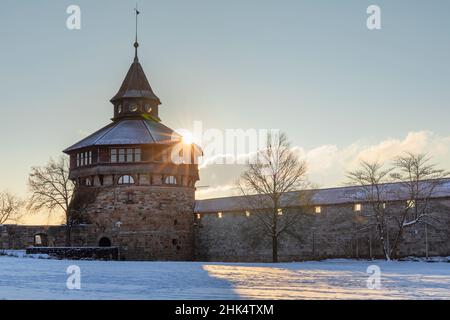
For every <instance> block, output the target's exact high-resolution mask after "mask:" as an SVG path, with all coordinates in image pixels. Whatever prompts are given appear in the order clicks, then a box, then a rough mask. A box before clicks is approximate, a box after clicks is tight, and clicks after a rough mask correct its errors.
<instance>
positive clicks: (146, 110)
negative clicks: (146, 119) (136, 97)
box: [144, 104, 152, 113]
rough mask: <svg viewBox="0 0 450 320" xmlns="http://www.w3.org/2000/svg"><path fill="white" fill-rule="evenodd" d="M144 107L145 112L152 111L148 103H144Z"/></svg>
mask: <svg viewBox="0 0 450 320" xmlns="http://www.w3.org/2000/svg"><path fill="white" fill-rule="evenodd" d="M144 109H145V112H148V113H150V112H152V107H151V106H150V105H149V104H146V105H145V106H144Z"/></svg>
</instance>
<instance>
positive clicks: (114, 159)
mask: <svg viewBox="0 0 450 320" xmlns="http://www.w3.org/2000/svg"><path fill="white" fill-rule="evenodd" d="M115 162H117V149H111V163H115Z"/></svg>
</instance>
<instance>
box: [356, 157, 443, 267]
mask: <svg viewBox="0 0 450 320" xmlns="http://www.w3.org/2000/svg"><path fill="white" fill-rule="evenodd" d="M448 176H449V173H448V172H447V171H445V170H443V169H439V168H437V166H436V165H435V164H432V163H431V159H430V158H429V157H427V156H426V155H424V154H413V153H405V154H404V155H402V156H400V157H397V158H396V159H395V161H394V167H393V168H388V169H384V166H383V165H382V164H379V163H378V162H373V163H371V162H365V161H362V162H361V163H360V168H359V169H357V170H355V171H352V172H349V173H348V174H347V177H348V178H349V180H350V182H351V183H353V184H356V185H357V186H358V187H359V189H360V192H358V194H357V195H356V196H355V197H356V198H358V200H360V201H364V202H365V203H366V204H367V205H369V208H370V209H371V210H370V211H365V212H364V213H363V214H364V215H365V216H367V217H368V218H369V220H368V222H367V227H369V228H370V226H375V227H376V230H377V234H378V238H379V240H380V243H381V246H382V248H383V252H384V256H385V258H386V259H387V260H390V259H395V258H396V256H397V250H398V247H399V245H400V243H401V241H402V237H403V233H404V231H405V229H406V228H409V227H411V226H414V225H416V224H418V223H421V222H424V223H428V222H427V221H425V220H426V219H429V220H433V219H435V218H434V217H433V215H432V212H430V200H431V198H432V197H433V196H434V194H435V192H436V188H438V187H439V186H441V185H442V184H443V183H444V182H445V181H444V180H443V179H444V178H446V177H448ZM388 182H397V186H398V187H396V188H395V189H390V188H388V185H387V183H388ZM389 201H391V202H392V203H388V202H389ZM390 237H391V238H390ZM391 239H392V240H391ZM391 243H392V244H391Z"/></svg>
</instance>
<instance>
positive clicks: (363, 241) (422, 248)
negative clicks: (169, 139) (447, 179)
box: [195, 199, 450, 262]
mask: <svg viewBox="0 0 450 320" xmlns="http://www.w3.org/2000/svg"><path fill="white" fill-rule="evenodd" d="M311 211H312V210H311ZM432 211H433V212H434V214H433V216H435V217H436V218H438V220H439V222H436V221H433V222H432V224H433V226H430V225H429V226H428V227H427V228H425V224H423V223H422V224H418V225H416V226H414V227H412V228H409V229H408V231H407V232H405V234H404V236H403V238H404V239H403V241H402V244H401V246H400V248H399V255H400V256H425V253H426V242H425V239H426V235H425V231H427V237H428V248H429V255H430V256H450V232H449V231H450V200H449V199H447V200H440V201H434V202H433V210H432ZM200 217H201V218H200V219H197V220H196V227H195V248H196V251H195V253H196V256H195V259H196V260H200V261H242V262H244V261H247V262H255V261H256V262H257V261H259V262H261V261H262V262H263V261H266V262H268V261H271V259H272V243H271V238H269V237H268V236H267V235H266V233H265V232H264V229H263V227H262V225H261V223H260V221H259V220H258V218H257V217H256V216H255V215H252V214H251V213H250V216H249V217H247V216H246V214H245V213H244V212H223V213H222V218H219V216H218V214H217V213H204V214H201V215H200ZM365 221H366V218H365V217H364V215H363V214H362V213H355V212H353V206H352V204H345V205H330V206H323V207H322V212H321V213H318V214H316V213H313V212H308V213H305V214H302V215H301V217H300V219H299V220H298V223H297V224H296V225H295V226H293V227H292V228H291V229H290V230H289V232H286V233H285V234H283V235H282V236H280V239H279V259H280V261H301V260H313V259H323V258H371V257H383V253H382V248H381V246H380V244H379V241H378V240H377V239H378V238H377V236H376V234H375V232H374V230H373V229H369V230H367V229H364V226H365ZM426 229H427V230H426Z"/></svg>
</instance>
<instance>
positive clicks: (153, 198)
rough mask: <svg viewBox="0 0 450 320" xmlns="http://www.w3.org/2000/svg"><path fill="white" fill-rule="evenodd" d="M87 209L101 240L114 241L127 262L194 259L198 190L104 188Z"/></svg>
mask: <svg viewBox="0 0 450 320" xmlns="http://www.w3.org/2000/svg"><path fill="white" fill-rule="evenodd" d="M95 192H96V193H97V195H96V200H95V202H94V203H91V204H90V205H89V206H88V208H87V216H88V223H89V224H91V225H92V228H93V229H92V232H93V233H94V234H95V235H96V237H97V241H99V240H100V239H101V238H102V237H106V238H108V239H110V241H111V244H112V245H113V246H118V247H119V248H120V258H121V259H123V260H192V258H193V255H194V253H193V252H194V247H193V219H194V216H193V207H194V189H193V188H185V187H176V186H166V187H164V186H123V187H102V188H98V189H97V190H96V191H95Z"/></svg>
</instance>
